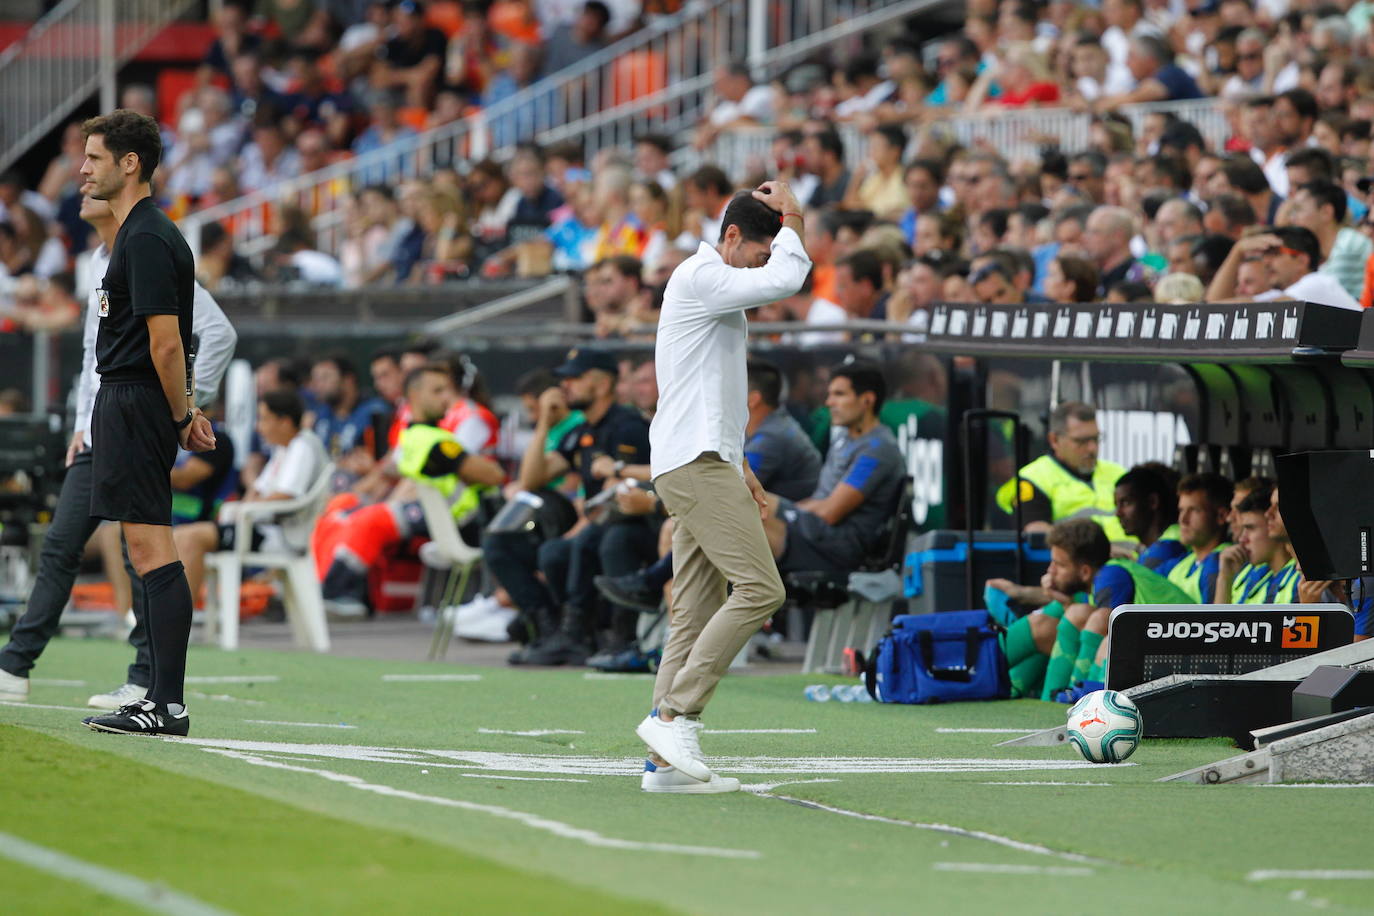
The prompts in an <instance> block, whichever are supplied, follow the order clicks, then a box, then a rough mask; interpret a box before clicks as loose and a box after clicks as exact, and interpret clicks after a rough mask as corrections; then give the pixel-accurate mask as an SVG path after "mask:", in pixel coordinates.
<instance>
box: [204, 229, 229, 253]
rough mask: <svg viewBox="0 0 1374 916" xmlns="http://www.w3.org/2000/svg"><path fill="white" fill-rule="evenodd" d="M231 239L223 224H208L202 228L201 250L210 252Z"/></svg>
mask: <svg viewBox="0 0 1374 916" xmlns="http://www.w3.org/2000/svg"><path fill="white" fill-rule="evenodd" d="M228 237H229V230H227V229H225V228H224V224H223V223H206V224H205V225H204V226H201V227H200V250H201V251H209V250H210V249H212V248H214V247H215V246H217V245H219V243H220V242H223V241H224V240H225V239H227V238H228Z"/></svg>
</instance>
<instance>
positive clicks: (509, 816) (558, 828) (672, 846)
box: [202, 747, 763, 859]
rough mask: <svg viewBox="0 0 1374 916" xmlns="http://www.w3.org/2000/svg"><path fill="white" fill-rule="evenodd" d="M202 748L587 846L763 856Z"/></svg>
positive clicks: (252, 762)
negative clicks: (643, 838)
mask: <svg viewBox="0 0 1374 916" xmlns="http://www.w3.org/2000/svg"><path fill="white" fill-rule="evenodd" d="M202 750H204V751H208V752H209V753H212V754H221V755H223V756H225V757H232V758H234V759H236V760H242V761H244V762H245V763H249V764H252V765H253V766H261V767H270V768H272V769H277V770H287V771H289V772H292V773H309V774H310V775H312V776H319V777H321V778H322V779H326V780H328V781H330V782H338V783H343V784H344V785H346V786H350V787H352V788H354V789H361V790H362V791H364V792H372V793H375V794H377V795H382V796H386V797H389V798H400V799H405V800H407V801H418V802H426V803H428V804H431V805H440V806H443V807H446V808H458V809H460V810H463V811H475V812H477V813H479V814H490V815H492V816H493V817H499V818H503V819H505V820H511V821H516V822H517V823H520V824H524V825H525V826H526V827H532V828H534V829H535V830H543V831H545V832H547V833H551V834H553V835H554V836H558V837H563V838H564V839H568V840H575V841H577V842H579V843H585V844H586V845H588V846H596V847H600V848H603V849H629V850H636V851H642V852H666V853H671V854H674V855H689V856H711V857H714V858H720V859H760V858H762V857H763V854H762V853H760V852H758V851H757V850H753V849H721V848H717V847H713V846H683V845H679V844H677V843H644V842H640V841H638V840H624V839H620V838H618V837H608V836H603V835H602V834H600V833H597V832H596V831H595V830H588V829H586V828H585V827H574V826H573V825H572V824H565V823H564V822H562V821H555V820H552V819H551V818H546V817H542V816H540V815H538V814H531V813H529V812H527V811H516V810H514V809H512V808H506V807H502V806H501V805H484V804H479V803H477V802H470V801H462V800H460V799H456V798H442V797H440V796H437V795H421V794H420V793H418V792H409V791H407V790H405V789H397V788H395V787H393V786H384V785H380V784H378V783H371V782H367V781H366V780H364V779H362V778H361V777H358V776H350V775H349V774H347V773H335V772H334V771H332V770H317V769H314V768H313V767H303V766H295V765H294V764H290V763H283V762H280V761H276V760H267V759H265V758H262V757H256V756H254V755H252V754H244V753H240V752H238V751H231V750H222V749H219V748H212V747H205V748H202Z"/></svg>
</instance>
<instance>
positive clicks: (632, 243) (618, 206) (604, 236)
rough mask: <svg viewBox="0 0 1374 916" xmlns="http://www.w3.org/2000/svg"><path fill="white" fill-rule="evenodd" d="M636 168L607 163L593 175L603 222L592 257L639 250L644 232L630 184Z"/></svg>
mask: <svg viewBox="0 0 1374 916" xmlns="http://www.w3.org/2000/svg"><path fill="white" fill-rule="evenodd" d="M633 183H634V172H633V171H632V170H631V168H630V167H629V166H628V165H626V164H624V163H619V162H617V163H612V164H610V165H607V166H606V167H605V168H603V169H602V170H601V172H600V173H599V174H598V175H597V176H596V177H595V178H594V179H593V184H592V193H593V194H594V195H595V197H596V201H597V204H598V205H599V206H600V209H601V225H600V227H598V229H597V232H596V240H595V242H594V243H593V249H592V257H594V258H596V259H597V260H603V259H605V258H610V257H614V256H616V255H622V254H623V255H630V256H632V257H634V256H637V255H638V254H639V248H640V245H641V244H642V243H643V240H644V236H643V232H642V231H641V227H640V225H639V220H638V219H636V218H635V215H634V211H633V210H631V209H630V185H632V184H633Z"/></svg>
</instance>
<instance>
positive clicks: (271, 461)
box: [172, 389, 328, 596]
mask: <svg viewBox="0 0 1374 916" xmlns="http://www.w3.org/2000/svg"><path fill="white" fill-rule="evenodd" d="M304 409H305V408H304V406H303V405H302V403H301V399H300V396H299V395H297V394H296V393H295V392H293V391H290V390H287V389H281V390H278V391H269V392H267V393H266V394H264V395H262V397H260V398H258V424H257V428H258V434H259V435H260V436H262V438H263V441H265V442H266V443H267V444H268V445H269V446H271V449H272V453H271V455H270V457H268V459H267V464H266V465H264V466H263V469H262V472H261V473H260V474H258V476H257V477H256V478H255V479H254V481H253V487H252V489H250V490H249V491H248V493H247V494H246V495H245V496H244V498H243V499H242V500H241V501H239V502H230V503H225V504H224V505H223V506H222V507H221V508H220V513H219V523H218V524H216V523H215V522H193V523H192V524H189V525H179V526H177V527H175V528H173V529H172V540H173V541H175V543H176V548H177V556H178V557H180V558H181V562H182V564H183V565H184V566H185V567H186V580H187V583H188V584H189V585H190V586H191V594H192V595H193V596H195V595H199V594H200V588H201V584H202V583H203V582H204V581H205V555H206V554H207V553H213V552H214V551H216V550H233V549H234V538H235V537H236V529H235V527H234V521H235V519H237V517H238V515H237V512H238V509H239V508H240V507H241V506H243V505H252V504H255V503H262V502H273V501H283V500H288V499H296V498H298V497H301V496H304V495H305V494H306V493H307V492H309V490H310V487H311V486H312V485H313V484H314V483H315V481H316V480H318V479H319V476H320V474H321V473H322V472H323V470H324V467H325V464H326V463H327V462H328V458H327V457H326V455H325V451H324V445H323V443H321V442H320V439H319V437H318V436H316V435H315V434H314V433H313V432H312V431H310V430H308V429H301V414H302V413H303V411H304ZM226 438H227V437H226ZM252 538H253V542H252V544H250V545H249V549H250V550H253V551H260V550H265V551H286V550H303V549H304V548H305V546H306V544H307V543H308V541H309V539H310V518H309V515H308V512H306V511H301V512H295V513H292V514H291V515H289V516H286V517H284V518H274V519H272V520H270V521H267V520H264V521H259V522H254V523H253V534H252Z"/></svg>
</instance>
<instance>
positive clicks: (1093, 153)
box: [1069, 149, 1107, 178]
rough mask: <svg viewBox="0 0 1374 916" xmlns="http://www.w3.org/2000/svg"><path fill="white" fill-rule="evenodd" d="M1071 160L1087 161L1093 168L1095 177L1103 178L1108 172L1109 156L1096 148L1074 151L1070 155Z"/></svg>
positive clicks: (1071, 161) (1072, 161)
mask: <svg viewBox="0 0 1374 916" xmlns="http://www.w3.org/2000/svg"><path fill="white" fill-rule="evenodd" d="M1069 162H1070V163H1074V162H1085V163H1087V164H1088V167H1089V168H1091V169H1092V170H1093V177H1094V178H1101V177H1102V176H1103V175H1105V174H1107V157H1106V156H1104V155H1102V153H1101V152H1099V151H1098V150H1095V149H1086V150H1083V151H1082V152H1078V153H1074V154H1073V155H1072V156H1070V157H1069Z"/></svg>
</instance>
